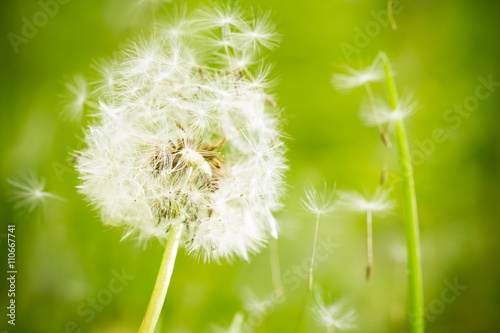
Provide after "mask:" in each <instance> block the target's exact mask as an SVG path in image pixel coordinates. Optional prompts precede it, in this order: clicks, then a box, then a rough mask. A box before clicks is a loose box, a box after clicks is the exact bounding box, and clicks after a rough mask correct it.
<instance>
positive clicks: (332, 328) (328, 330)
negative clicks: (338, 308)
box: [326, 325, 335, 333]
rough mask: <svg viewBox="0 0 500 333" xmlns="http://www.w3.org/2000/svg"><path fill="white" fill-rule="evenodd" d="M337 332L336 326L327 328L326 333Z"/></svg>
mask: <svg viewBox="0 0 500 333" xmlns="http://www.w3.org/2000/svg"><path fill="white" fill-rule="evenodd" d="M334 332H335V326H333V325H330V326H328V327H327V328H326V333H334Z"/></svg>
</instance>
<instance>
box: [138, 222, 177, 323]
mask: <svg viewBox="0 0 500 333" xmlns="http://www.w3.org/2000/svg"><path fill="white" fill-rule="evenodd" d="M182 228H183V226H182V224H181V225H177V226H174V225H172V227H171V229H170V231H169V235H168V238H167V245H166V246H165V251H164V252H163V259H162V261H161V265H160V270H159V272H158V277H157V278H156V283H155V286H154V289H153V294H152V295H151V299H150V300H149V304H148V308H147V310H146V314H145V315H144V319H143V320H142V324H141V327H140V328H139V333H153V332H154V330H155V327H156V323H157V322H158V318H159V317H160V312H161V308H162V307H163V302H164V301H165V296H166V295H167V290H168V285H169V283H170V278H171V277H172V271H173V270H174V264H175V257H176V256H177V250H178V249H179V241H180V238H181V234H182Z"/></svg>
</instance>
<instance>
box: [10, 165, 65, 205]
mask: <svg viewBox="0 0 500 333" xmlns="http://www.w3.org/2000/svg"><path fill="white" fill-rule="evenodd" d="M7 182H8V183H9V185H10V186H11V189H10V195H11V198H12V200H13V201H15V204H14V207H15V208H18V209H21V210H23V211H25V212H26V213H28V214H29V213H32V212H34V211H36V210H38V211H40V212H41V213H43V212H44V211H45V209H46V207H47V205H48V203H49V202H50V201H51V200H59V201H63V200H64V199H63V198H61V197H59V196H57V195H55V194H53V193H50V192H47V191H45V179H43V178H38V177H37V176H36V175H35V174H34V173H26V174H23V175H19V176H17V177H15V178H11V179H7Z"/></svg>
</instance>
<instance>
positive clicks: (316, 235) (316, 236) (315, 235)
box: [309, 214, 320, 290]
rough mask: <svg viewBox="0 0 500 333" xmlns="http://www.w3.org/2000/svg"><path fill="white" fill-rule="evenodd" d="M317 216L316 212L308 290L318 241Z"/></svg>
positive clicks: (311, 279) (311, 280)
mask: <svg viewBox="0 0 500 333" xmlns="http://www.w3.org/2000/svg"><path fill="white" fill-rule="evenodd" d="M319 216H320V214H316V230H315V231H314V243H313V252H312V256H311V268H309V290H312V288H313V270H314V258H315V256H316V243H317V242H318V229H319Z"/></svg>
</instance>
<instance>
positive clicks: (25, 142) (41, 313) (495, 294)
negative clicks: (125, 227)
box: [0, 0, 500, 333]
mask: <svg viewBox="0 0 500 333" xmlns="http://www.w3.org/2000/svg"><path fill="white" fill-rule="evenodd" d="M146 2H147V1H146ZM394 2H395V4H396V5H397V4H398V2H397V1H394ZM185 3H187V5H188V8H190V9H195V8H196V7H197V5H198V1H191V0H189V1H185ZM179 4H180V2H179V1H177V0H175V1H172V2H165V3H164V4H163V7H164V8H165V9H166V10H167V11H168V10H172V9H173V8H174V7H175V6H176V5H179ZM244 6H245V7H250V6H256V7H260V8H262V9H271V10H272V12H273V17H274V20H275V22H276V23H277V25H278V30H279V32H280V34H281V35H282V42H281V46H280V48H279V49H278V50H277V51H275V52H273V53H272V54H270V55H269V61H271V62H273V63H274V64H275V68H274V75H275V76H276V77H278V78H279V79H280V80H279V84H278V85H277V86H276V88H275V90H274V93H275V94H276V96H278V100H279V104H280V105H281V106H282V107H283V108H284V109H285V116H284V117H285V120H286V126H285V130H286V132H287V133H288V134H289V136H290V139H289V140H288V147H289V152H288V158H289V161H290V167H291V169H290V172H289V173H288V184H289V190H288V192H287V197H286V198H285V199H284V204H285V206H284V209H283V210H282V212H280V213H279V214H277V218H278V220H279V223H280V227H281V236H280V239H279V241H278V242H275V243H272V244H270V245H271V248H273V249H277V250H278V253H279V259H280V268H281V274H282V277H283V285H284V288H285V297H284V298H280V300H279V301H278V302H274V303H269V302H267V303H264V308H266V309H267V310H265V312H266V313H265V315H260V314H259V312H258V311H257V312H255V311H251V309H250V310H249V296H248V294H249V293H250V294H251V293H254V294H255V297H257V298H258V299H261V300H262V299H263V300H266V299H269V297H270V295H272V293H273V289H274V284H273V280H272V274H271V264H270V262H271V260H270V257H271V256H270V251H269V250H268V249H264V250H263V251H262V252H261V253H260V254H258V255H254V256H252V258H251V263H247V262H244V261H238V262H235V263H232V264H222V265H217V264H203V263H199V262H198V261H197V260H196V259H194V258H192V257H190V256H187V255H186V254H185V253H184V252H183V251H181V254H180V255H179V256H178V258H177V265H176V268H175V272H174V275H173V279H172V282H171V285H170V289H169V292H168V296H167V300H166V303H165V307H164V311H163V315H162V317H161V322H160V326H159V327H158V330H157V332H179V333H180V332H207V331H209V330H210V325H211V324H212V323H216V324H219V325H222V326H226V327H227V326H228V325H229V324H230V322H231V320H232V318H233V316H234V315H235V313H237V312H240V311H242V312H243V313H245V314H246V318H247V319H251V320H255V322H256V323H257V325H256V326H257V327H256V330H257V332H323V331H324V329H322V328H320V327H318V326H317V325H316V324H315V323H314V320H313V319H312V318H311V315H310V311H309V310H308V309H307V306H308V305H309V304H310V301H311V300H310V296H309V295H308V293H307V278H304V276H305V275H306V273H304V272H306V269H305V268H303V267H307V264H306V265H304V263H307V259H308V257H309V256H310V252H311V247H312V239H313V231H314V218H313V217H312V216H309V215H308V214H307V213H305V212H303V209H302V208H301V207H300V200H301V197H302V195H303V189H304V186H305V185H306V184H307V183H309V182H311V183H313V184H315V185H317V186H322V184H323V181H326V182H327V183H328V184H330V185H331V186H333V184H334V183H336V186H337V188H339V189H355V190H360V191H364V190H365V189H367V190H369V191H373V190H375V188H376V187H377V185H378V183H379V178H380V172H381V168H382V165H383V162H384V158H385V157H384V155H385V149H384V147H383V145H382V143H381V141H380V139H379V137H378V134H377V132H376V129H373V128H366V127H364V126H363V125H362V124H361V122H360V121H359V119H358V109H359V104H360V102H361V101H363V99H364V98H365V97H364V94H363V91H362V90H359V91H354V92H352V93H349V94H340V93H338V92H337V91H335V90H334V89H333V87H332V85H331V83H330V80H331V76H332V73H334V72H335V71H338V70H339V69H340V68H341V65H343V64H349V65H351V66H354V67H362V66H366V65H368V64H369V63H370V62H371V61H372V59H373V58H374V57H375V55H376V54H377V52H378V51H379V50H384V51H386V52H387V53H388V55H389V57H390V58H391V59H392V60H393V66H394V68H395V70H396V72H397V82H398V86H399V88H400V90H402V91H411V92H413V94H414V97H415V99H416V100H417V101H418V103H419V105H420V108H419V111H418V112H417V113H416V114H415V115H414V116H413V117H412V118H411V120H410V121H409V122H408V124H407V126H408V133H409V140H410V146H411V149H412V153H413V155H414V158H415V159H416V160H418V163H416V165H415V178H416V189H417V196H418V206H419V214H420V227H421V239H422V251H423V269H424V282H425V304H426V308H427V315H426V322H427V332H436V333H437V332H499V331H500V323H499V321H498V314H499V313H500V287H499V282H500V267H499V259H500V258H499V250H498V246H497V244H498V242H499V241H498V237H499V234H500V223H499V222H500V210H499V206H500V205H499V202H498V201H499V195H498V191H499V188H500V176H499V171H500V168H499V162H500V130H499V123H500V113H499V111H500V110H498V107H499V105H500V104H499V99H500V91H499V90H500V89H499V88H500V87H499V86H498V85H497V86H495V87H492V88H491V90H492V91H490V95H489V96H488V97H487V98H485V99H482V100H480V101H479V104H478V105H476V106H473V107H472V108H473V109H474V111H471V112H467V113H464V115H460V116H458V113H454V114H453V115H454V117H455V118H453V120H451V118H447V117H450V116H451V115H452V113H451V112H452V111H449V110H450V109H452V108H453V107H454V105H457V107H460V105H464V103H466V106H467V107H469V108H470V105H472V104H470V105H469V104H467V103H472V102H471V101H473V98H472V97H471V96H474V95H475V93H476V88H477V87H478V86H479V85H480V84H481V81H480V79H479V77H483V78H485V79H488V77H489V76H491V79H492V80H493V81H495V82H499V81H500V71H499V65H498V64H499V63H498V58H499V56H500V51H499V45H500V38H499V34H498V31H500V29H499V28H500V20H498V13H499V12H500V2H498V1H456V0H444V1H425V0H413V1H411V0H401V1H399V6H398V8H399V10H398V11H397V13H395V19H396V22H397V25H398V29H397V30H396V31H394V30H392V29H391V27H390V25H388V24H387V22H386V21H385V17H384V15H385V14H384V13H382V14H380V15H381V16H380V15H378V14H374V13H380V12H381V11H384V10H385V9H386V6H387V3H386V1H382V0H359V1H343V0H335V1H331V0H322V1H289V0H265V1H264V0H252V1H245V2H244ZM0 9H1V10H0V13H1V14H0V15H1V19H0V22H1V23H0V26H1V29H2V33H1V35H2V48H1V52H2V53H1V58H0V64H1V68H2V72H1V81H0V84H1V87H0V94H1V104H0V105H1V114H0V119H1V132H0V147H1V156H0V158H1V161H2V162H1V166H0V196H1V205H0V216H1V217H0V219H1V222H2V223H1V224H2V226H1V228H2V230H0V234H1V236H2V238H1V239H0V241H1V242H0V246H1V250H0V253H1V254H2V256H1V258H2V259H0V260H1V261H2V272H1V273H0V275H1V276H2V279H1V282H0V284H1V286H2V294H1V297H0V299H1V300H2V304H1V306H2V311H1V313H2V318H1V326H0V331H2V332H4V330H5V331H8V332H53V333H56V332H57V333H61V332H79V331H78V329H81V332H136V330H137V328H138V326H139V324H140V321H141V319H142V316H143V314H144V310H145V308H146V305H147V303H148V300H149V296H150V293H151V290H152V287H153V284H154V281H155V278H156V273H157V270H158V265H159V262H160V259H161V254H162V248H161V246H160V245H159V244H157V243H155V242H153V243H151V244H149V245H148V246H147V247H146V248H145V249H143V248H140V247H137V245H136V244H135V243H134V242H133V241H123V242H120V238H121V236H122V232H121V230H115V229H108V228H106V227H104V226H103V225H102V224H101V222H100V221H99V219H98V217H97V214H96V213H95V212H94V211H92V210H91V208H89V207H88V206H87V204H86V202H85V201H84V200H83V198H82V196H81V195H79V194H77V192H76V190H75V186H77V184H78V182H77V175H76V173H75V172H74V170H73V169H72V167H71V156H70V155H69V153H70V152H71V151H72V150H74V149H78V148H79V147H80V145H81V143H80V136H81V135H82V124H78V125H77V124H74V123H70V122H65V121H63V120H62V119H61V117H60V115H59V114H60V109H61V107H60V95H61V94H62V91H63V86H64V82H66V80H67V78H68V77H70V76H71V75H73V74H75V73H87V72H88V71H89V70H90V68H89V66H90V64H91V63H92V61H93V60H95V59H96V58H99V57H103V56H109V55H110V54H112V53H113V52H115V51H117V50H119V49H120V46H121V45H122V44H123V43H124V42H125V41H127V39H128V38H130V36H131V35H133V34H136V33H138V32H147V31H150V29H151V15H150V12H149V5H148V4H147V3H145V4H140V3H138V1H137V0H134V1H132V0H99V1H97V0H85V1H83V0H70V1H67V3H66V4H61V5H60V8H59V9H58V12H57V13H56V14H55V15H54V16H53V17H50V18H49V20H48V22H47V24H46V25H44V26H43V27H41V28H39V29H38V32H37V33H36V36H34V37H32V38H29V39H28V42H27V43H26V44H20V45H19V50H18V52H17V53H16V52H15V51H14V48H13V47H12V45H11V43H10V42H9V39H8V38H7V36H8V33H9V32H14V33H17V34H20V32H21V28H22V25H23V18H24V17H26V18H28V19H30V20H32V17H33V15H34V14H36V13H37V12H38V11H40V9H41V7H40V4H39V3H38V2H37V1H34V0H16V1H3V2H2V4H1V5H0ZM376 17H379V19H380V20H381V21H377V19H376ZM377 26H378V28H377ZM366 29H368V33H369V35H365V36H366V37H365V38H363V37H360V35H361V34H365V33H366V31H367V30H366ZM360 31H364V33H363V32H361V33H360ZM349 47H351V48H349ZM352 47H354V48H356V49H355V50H354V49H352ZM346 48H349V50H350V51H352V52H347V53H346V52H345V51H343V49H344V50H345V49H346ZM482 91H483V90H482ZM437 128H440V129H443V130H444V131H445V132H446V140H444V142H436V141H435V140H432V133H433V131H434V130H435V129H437ZM387 160H388V161H389V170H390V178H389V181H392V182H393V184H394V190H393V197H394V198H395V199H396V200H398V202H400V203H401V186H400V183H399V182H398V181H397V173H398V170H397V163H396V156H395V150H394V149H393V150H392V151H391V152H390V154H389V156H388V157H387ZM23 171H24V172H26V171H32V172H35V173H36V174H37V175H39V176H40V177H43V178H45V179H46V180H47V190H48V191H50V192H52V193H55V194H57V195H59V196H61V197H63V198H65V201H64V202H57V203H55V204H54V205H53V206H50V207H48V209H47V211H46V212H45V214H44V215H39V214H31V215H29V216H26V215H23V214H21V213H20V212H18V211H17V210H15V209H14V208H13V203H12V202H11V201H9V195H8V184H7V182H6V179H7V178H10V177H13V176H15V175H16V174H17V173H18V172H23ZM399 207H400V208H398V209H397V210H396V212H395V213H394V214H391V215H389V216H386V217H384V218H377V217H375V221H374V223H375V224H374V244H375V245H374V246H375V271H374V274H373V277H372V280H371V281H369V282H367V281H366V280H365V278H364V267H365V260H366V259H365V241H366V240H365V224H364V221H363V218H362V216H357V215H347V214H342V215H335V214H333V215H331V216H329V217H327V218H325V219H323V220H322V221H321V225H320V238H321V239H324V240H327V239H331V240H333V241H334V242H335V244H336V245H335V248H334V249H333V251H331V254H328V255H326V256H325V258H324V259H323V260H321V261H320V263H319V265H318V268H317V271H316V275H315V280H316V282H317V284H318V285H319V286H321V287H322V288H323V289H324V290H325V292H330V293H331V295H332V297H333V298H334V299H336V298H339V297H341V298H344V299H345V300H346V302H347V303H348V304H350V305H352V306H353V307H355V308H356V309H357V312H358V315H359V321H358V322H359V326H358V328H357V329H356V330H355V332H405V331H408V322H407V318H406V302H407V298H406V268H405V265H406V263H405V250H404V231H403V224H402V217H401V216H402V212H401V204H400V205H399ZM12 223H14V224H16V226H17V245H18V252H17V260H18V271H19V274H18V285H17V288H18V294H17V304H18V308H17V325H16V327H15V329H13V328H12V327H11V326H9V325H7V324H6V323H5V319H6V317H5V315H4V311H5V307H4V306H5V302H4V300H6V298H7V297H6V294H5V292H4V291H5V290H6V288H5V286H6V285H5V281H6V280H5V278H4V274H5V269H4V267H5V266H4V261H6V258H7V257H6V244H5V233H6V225H7V224H12ZM4 258H5V259H4ZM123 270H124V271H125V272H126V274H127V275H129V276H133V278H131V279H130V281H127V282H126V286H124V288H123V290H121V291H120V292H116V293H112V296H111V299H110V300H109V299H106V302H105V303H106V304H102V302H101V303H99V301H98V304H97V306H96V307H95V310H94V311H93V312H92V311H90V312H89V309H91V305H90V304H91V303H90V302H92V300H93V299H95V298H96V297H97V296H100V297H101V300H102V297H103V295H104V294H106V292H105V291H104V292H103V290H108V289H109V282H110V281H111V280H112V278H113V277H114V274H116V272H120V273H122V272H123ZM454 283H458V284H459V285H461V286H466V287H467V288H466V289H465V290H461V291H460V294H459V295H457V296H456V297H455V298H454V299H453V300H452V301H447V302H445V300H444V299H443V294H445V295H446V296H451V295H452V294H450V293H449V290H448V291H447V288H449V287H448V285H449V284H454ZM107 295H109V293H107ZM250 298H251V297H250ZM446 300H448V298H446ZM266 304H267V307H266ZM250 308H251V306H250ZM82 311H83V312H84V313H85V314H84V315H82ZM85 311H87V312H85ZM92 313H93V314H92ZM252 318H253V319H252ZM72 322H73V323H74V324H72ZM68 323H69V324H68ZM73 326H74V327H73Z"/></svg>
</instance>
